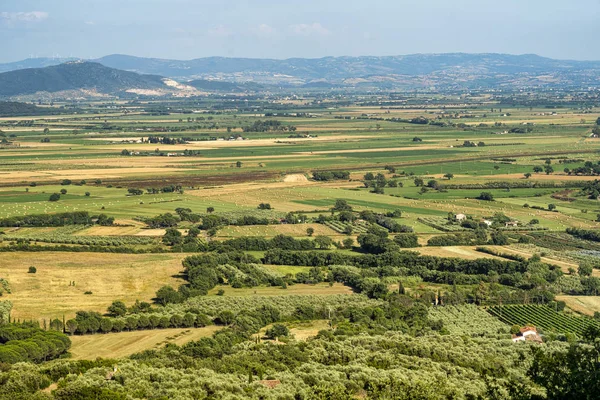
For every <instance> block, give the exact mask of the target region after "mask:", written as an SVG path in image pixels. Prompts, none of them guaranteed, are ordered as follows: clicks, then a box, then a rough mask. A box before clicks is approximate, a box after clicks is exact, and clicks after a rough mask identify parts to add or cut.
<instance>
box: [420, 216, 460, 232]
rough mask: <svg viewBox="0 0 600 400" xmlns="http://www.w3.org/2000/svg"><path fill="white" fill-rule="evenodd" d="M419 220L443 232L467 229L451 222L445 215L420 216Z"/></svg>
mask: <svg viewBox="0 0 600 400" xmlns="http://www.w3.org/2000/svg"><path fill="white" fill-rule="evenodd" d="M417 221H419V222H421V223H423V224H425V225H427V226H430V227H432V228H435V229H437V230H439V231H442V232H462V231H466V230H467V229H466V228H463V227H462V226H460V225H453V224H450V223H449V221H448V220H447V219H446V218H443V217H419V218H418V219H417Z"/></svg>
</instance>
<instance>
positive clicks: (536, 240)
mask: <svg viewBox="0 0 600 400" xmlns="http://www.w3.org/2000/svg"><path fill="white" fill-rule="evenodd" d="M529 236H530V239H531V243H533V244H535V245H537V246H540V247H545V248H549V249H552V250H557V251H565V250H579V249H581V250H598V251H600V243H595V242H592V241H589V240H583V239H579V238H576V237H574V236H571V235H568V234H566V233H557V232H552V233H543V234H541V233H532V234H531V235H529Z"/></svg>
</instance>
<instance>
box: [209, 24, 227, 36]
mask: <svg viewBox="0 0 600 400" xmlns="http://www.w3.org/2000/svg"><path fill="white" fill-rule="evenodd" d="M208 34H209V35H210V36H213V37H229V36H232V35H233V32H232V31H231V30H229V28H227V27H226V26H225V25H217V26H215V27H214V28H212V29H209V30H208Z"/></svg>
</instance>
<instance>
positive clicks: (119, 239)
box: [0, 225, 155, 246]
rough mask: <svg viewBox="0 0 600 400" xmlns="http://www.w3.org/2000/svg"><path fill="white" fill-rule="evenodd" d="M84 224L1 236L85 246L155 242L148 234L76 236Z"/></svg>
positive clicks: (9, 238)
mask: <svg viewBox="0 0 600 400" xmlns="http://www.w3.org/2000/svg"><path fill="white" fill-rule="evenodd" d="M85 228H86V226H84V225H72V226H65V227H61V228H57V229H54V230H52V231H47V232H43V231H42V232H40V231H35V230H24V231H22V232H21V231H15V232H11V233H9V234H6V235H2V236H0V237H1V238H2V239H3V240H5V241H22V240H25V241H30V242H42V243H59V244H78V245H85V246H122V245H146V244H152V243H154V242H155V239H154V238H152V237H146V236H75V235H73V233H75V232H78V231H80V230H82V229H85Z"/></svg>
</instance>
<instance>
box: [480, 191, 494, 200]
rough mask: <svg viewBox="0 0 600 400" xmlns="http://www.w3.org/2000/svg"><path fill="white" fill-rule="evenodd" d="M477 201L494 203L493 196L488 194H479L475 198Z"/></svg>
mask: <svg viewBox="0 0 600 400" xmlns="http://www.w3.org/2000/svg"><path fill="white" fill-rule="evenodd" d="M477 199H478V200H485V201H494V195H493V194H491V193H490V192H481V193H480V194H479V196H477Z"/></svg>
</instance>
